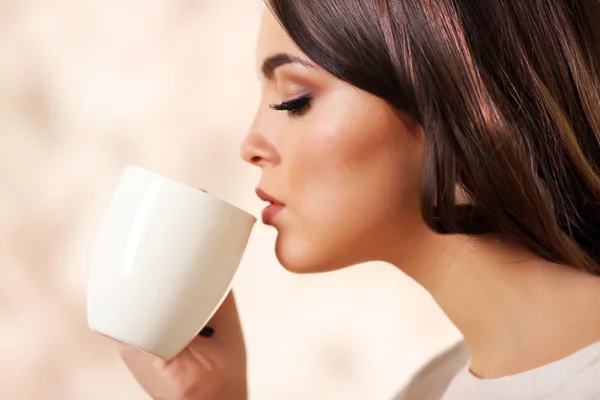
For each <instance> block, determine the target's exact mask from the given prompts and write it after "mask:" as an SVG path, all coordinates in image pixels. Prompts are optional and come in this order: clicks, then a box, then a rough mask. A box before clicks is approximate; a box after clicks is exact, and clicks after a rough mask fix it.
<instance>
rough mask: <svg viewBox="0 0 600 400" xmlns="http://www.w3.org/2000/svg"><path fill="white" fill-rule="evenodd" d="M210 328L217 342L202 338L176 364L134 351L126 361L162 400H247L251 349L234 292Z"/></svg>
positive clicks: (124, 355)
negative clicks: (248, 347)
mask: <svg viewBox="0 0 600 400" xmlns="http://www.w3.org/2000/svg"><path fill="white" fill-rule="evenodd" d="M208 325H209V326H210V327H212V328H213V329H214V334H213V336H212V337H203V336H198V337H196V338H195V339H194V341H193V342H192V343H190V345H189V346H188V347H187V348H186V349H185V350H183V352H181V353H180V354H179V355H178V356H177V357H175V358H174V359H172V360H170V361H164V360H161V359H159V358H156V357H154V356H151V355H148V354H145V353H143V352H141V351H139V350H136V349H132V348H129V347H122V348H121V357H122V358H123V360H124V361H125V364H126V365H127V367H128V368H129V369H130V370H131V372H132V373H133V375H134V376H135V377H136V379H137V380H138V382H139V383H140V384H141V385H142V387H143V388H144V389H145V390H146V391H147V392H148V393H149V394H150V396H152V398H154V399H156V400H245V399H246V398H247V385H246V348H245V345H244V337H243V333H242V328H241V325H240V320H239V316H238V312H237V307H236V304H235V299H234V297H233V293H230V294H229V295H228V296H227V298H226V299H225V301H224V302H223V304H222V305H221V307H220V308H219V310H218V311H217V312H216V314H215V316H214V317H213V318H212V320H211V321H210V323H209V324H208Z"/></svg>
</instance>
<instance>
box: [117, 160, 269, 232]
mask: <svg viewBox="0 0 600 400" xmlns="http://www.w3.org/2000/svg"><path fill="white" fill-rule="evenodd" d="M127 170H138V171H141V172H144V173H147V174H152V175H155V176H157V177H160V178H161V179H164V180H166V181H168V182H170V183H173V184H175V185H178V186H182V187H184V188H186V189H192V190H194V191H196V192H197V193H198V194H201V195H205V196H208V197H209V198H212V199H214V200H217V201H219V202H221V203H224V204H226V205H228V206H230V207H233V208H234V209H236V210H238V211H240V212H242V213H244V214H246V215H248V216H249V217H251V218H252V219H254V222H256V221H257V218H256V217H255V216H254V215H253V214H252V213H250V212H249V211H246V210H244V209H243V208H241V207H238V206H236V205H235V204H232V203H230V202H228V201H225V200H223V199H222V198H220V197H218V196H215V195H214V194H210V193H208V192H205V191H203V190H200V189H198V188H197V187H195V186H192V185H189V184H187V183H184V182H181V181H178V180H177V179H174V178H171V177H169V176H167V175H164V174H161V173H158V172H156V171H153V170H151V169H148V168H145V167H141V166H139V165H137V164H125V166H124V168H123V170H122V172H121V175H124V174H125V172H126V171H127Z"/></svg>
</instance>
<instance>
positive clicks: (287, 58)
mask: <svg viewBox="0 0 600 400" xmlns="http://www.w3.org/2000/svg"><path fill="white" fill-rule="evenodd" d="M286 64H300V65H302V66H305V67H307V68H315V67H316V66H315V65H314V64H313V63H311V62H310V61H308V60H306V59H304V58H302V57H298V56H293V55H291V54H287V53H279V54H275V55H274V56H271V57H267V58H266V59H265V60H264V61H263V63H262V67H261V71H262V74H263V75H264V76H265V77H266V78H269V79H270V78H272V77H273V73H274V72H275V70H276V69H277V68H279V67H281V66H283V65H286Z"/></svg>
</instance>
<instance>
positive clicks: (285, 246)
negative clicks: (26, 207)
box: [242, 11, 427, 272]
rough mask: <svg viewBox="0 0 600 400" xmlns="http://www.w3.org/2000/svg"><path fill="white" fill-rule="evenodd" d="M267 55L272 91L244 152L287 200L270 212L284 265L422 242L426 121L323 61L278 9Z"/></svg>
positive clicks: (267, 29) (266, 183) (265, 94)
mask: <svg viewBox="0 0 600 400" xmlns="http://www.w3.org/2000/svg"><path fill="white" fill-rule="evenodd" d="M257 62H258V73H259V75H260V81H261V85H262V100H261V103H260V107H259V109H258V111H257V114H256V117H255V119H254V122H253V124H252V126H251V128H250V131H249V132H248V134H247V137H246V139H245V140H244V142H243V145H242V156H243V158H244V159H245V160H246V161H248V162H250V163H252V164H254V165H256V166H258V167H260V168H261V170H262V175H261V180H260V183H259V185H258V188H259V189H260V190H262V191H264V192H265V193H266V194H268V195H269V196H270V197H272V198H274V199H276V200H277V202H279V203H281V204H283V205H282V206H273V207H270V208H269V210H268V211H267V214H268V215H266V221H265V223H267V224H269V225H272V226H273V227H275V228H276V229H277V231H278V237H277V243H276V253H277V257H278V259H279V261H280V262H281V264H282V265H283V266H284V267H286V268H287V269H289V270H290V271H294V272H318V271H328V270H333V269H338V268H343V267H345V266H349V265H353V264H357V263H360V262H364V261H370V260H384V261H388V260H389V259H398V255H399V253H402V252H410V251H412V250H414V246H415V245H417V242H418V239H419V237H420V236H422V235H423V234H424V232H425V231H426V230H427V228H426V227H425V224H424V223H423V222H422V220H421V217H420V212H419V202H420V188H421V182H422V170H423V168H422V166H423V157H424V138H423V134H422V132H421V130H420V127H419V126H418V124H417V123H416V122H414V121H411V119H410V118H408V117H406V118H405V117H404V116H403V117H402V118H400V117H399V115H398V114H397V113H396V112H394V111H393V110H392V109H391V108H390V107H389V106H388V104H387V103H386V102H384V101H383V100H381V99H379V98H377V97H375V96H373V95H371V94H368V93H366V92H363V91H361V90H359V89H356V88H354V87H352V86H350V85H349V84H347V83H345V82H342V81H340V80H338V79H336V78H334V77H333V76H332V75H330V74H328V73H327V72H325V71H324V70H322V69H321V68H319V67H317V66H316V65H314V64H313V63H312V62H311V61H310V60H309V59H307V58H306V56H305V55H304V54H303V53H302V52H301V51H300V50H299V49H298V48H297V47H296V45H295V44H294V43H293V42H292V40H291V39H290V38H289V37H288V35H287V34H286V32H285V31H284V30H283V29H282V28H281V26H280V25H279V24H278V22H277V21H276V20H275V19H274V17H273V16H272V15H271V13H270V12H268V11H267V12H266V13H265V15H264V17H263V21H262V26H261V30H260V34H259V39H258V46H257ZM263 197H264V196H263Z"/></svg>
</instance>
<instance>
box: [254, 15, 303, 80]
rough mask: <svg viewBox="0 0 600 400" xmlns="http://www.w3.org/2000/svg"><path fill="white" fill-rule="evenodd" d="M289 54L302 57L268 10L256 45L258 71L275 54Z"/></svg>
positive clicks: (263, 17) (263, 18) (262, 21)
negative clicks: (264, 61)
mask: <svg viewBox="0 0 600 400" xmlns="http://www.w3.org/2000/svg"><path fill="white" fill-rule="evenodd" d="M281 53H287V54H290V55H292V56H302V55H303V54H302V52H301V51H300V49H298V47H297V46H296V44H295V43H294V42H293V41H292V39H291V38H290V37H289V36H288V34H287V32H286V31H285V30H284V29H283V28H282V27H281V25H280V24H279V22H278V21H277V20H276V19H275V17H274V16H273V14H272V13H271V11H270V10H269V9H268V8H265V11H264V12H263V16H262V20H261V25H260V31H259V34H258V41H257V44H256V62H257V66H258V69H259V70H260V66H261V64H262V62H263V60H264V59H266V58H268V57H270V56H273V55H274V54H281Z"/></svg>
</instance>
